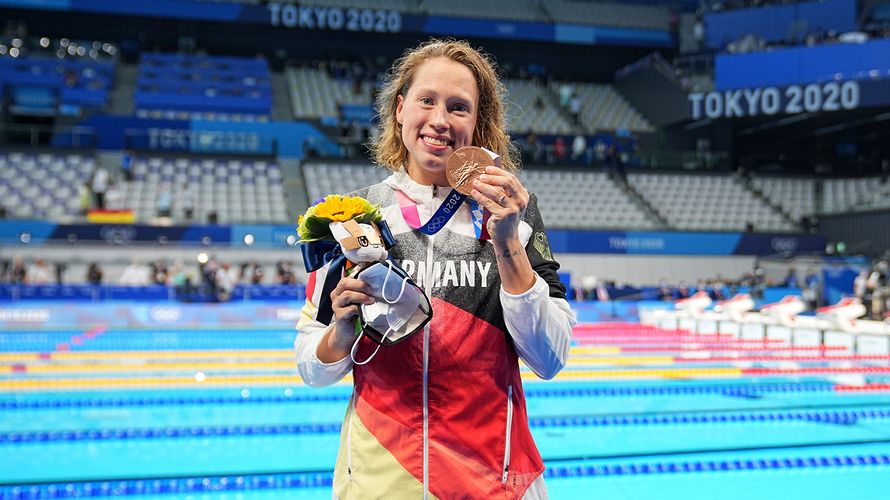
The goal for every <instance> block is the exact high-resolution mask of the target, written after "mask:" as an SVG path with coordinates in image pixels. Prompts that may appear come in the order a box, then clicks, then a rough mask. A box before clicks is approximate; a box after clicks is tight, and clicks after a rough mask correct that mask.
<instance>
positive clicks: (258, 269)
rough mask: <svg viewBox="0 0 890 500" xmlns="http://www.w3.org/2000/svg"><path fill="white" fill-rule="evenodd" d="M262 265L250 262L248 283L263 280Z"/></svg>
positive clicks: (257, 283)
mask: <svg viewBox="0 0 890 500" xmlns="http://www.w3.org/2000/svg"><path fill="white" fill-rule="evenodd" d="M263 273H264V271H263V266H261V265H260V264H259V263H258V262H256V261H254V262H252V263H251V264H250V283H251V284H253V285H259V284H261V283H262V282H263Z"/></svg>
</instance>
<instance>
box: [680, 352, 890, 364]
mask: <svg viewBox="0 0 890 500" xmlns="http://www.w3.org/2000/svg"><path fill="white" fill-rule="evenodd" d="M674 361H683V362H704V363H710V362H732V361H805V362H821V361H890V355H862V354H853V355H837V356H738V357H734V356H706V357H698V356H696V357H694V358H684V357H683V356H674Z"/></svg>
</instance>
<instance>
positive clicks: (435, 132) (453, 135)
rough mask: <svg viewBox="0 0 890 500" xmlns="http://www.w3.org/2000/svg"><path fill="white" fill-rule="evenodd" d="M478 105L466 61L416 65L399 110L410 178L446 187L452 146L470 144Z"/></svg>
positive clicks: (442, 59) (436, 60)
mask: <svg viewBox="0 0 890 500" xmlns="http://www.w3.org/2000/svg"><path fill="white" fill-rule="evenodd" d="M478 103H479V90H478V88H477V86H476V79H475V78H474V76H473V73H472V72H471V71H470V69H469V68H467V67H466V66H464V65H463V64H461V63H459V62H456V61H454V60H452V59H449V58H447V57H436V58H434V59H430V60H429V61H426V62H425V63H423V64H422V65H421V66H420V67H418V68H417V72H416V73H415V74H414V78H413V80H412V81H411V85H410V87H409V88H408V91H407V93H406V94H405V95H399V96H398V107H397V109H396V120H397V121H398V123H399V124H400V125H401V129H402V134H401V135H402V142H403V143H404V145H405V148H406V149H407V150H408V162H407V163H408V164H407V165H406V169H407V172H408V175H410V176H411V178H412V179H414V180H415V181H417V182H419V183H421V184H436V185H439V186H447V185H448V179H447V178H446V176H445V163H446V161H447V160H448V157H449V156H451V153H453V152H454V150H456V149H459V148H461V147H463V146H469V145H472V142H473V130H474V129H475V127H476V117H477V107H478Z"/></svg>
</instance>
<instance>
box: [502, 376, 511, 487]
mask: <svg viewBox="0 0 890 500" xmlns="http://www.w3.org/2000/svg"><path fill="white" fill-rule="evenodd" d="M512 428H513V385H512V384H510V385H508V386H507V432H506V435H507V439H506V443H507V444H506V446H504V474H503V475H502V476H501V484H507V473H508V472H509V471H510V430H511V429H512Z"/></svg>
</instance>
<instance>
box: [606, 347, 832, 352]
mask: <svg viewBox="0 0 890 500" xmlns="http://www.w3.org/2000/svg"><path fill="white" fill-rule="evenodd" d="M843 350H847V348H846V347H843V346H813V347H796V346H775V347H764V348H763V349H754V348H749V347H737V348H733V347H732V346H720V347H714V348H704V347H667V346H653V347H622V348H621V352H622V353H631V352H675V351H683V352H698V351H710V352H759V351H781V352H787V351H790V352H796V351H800V352H812V351H820V352H821V351H843Z"/></svg>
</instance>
